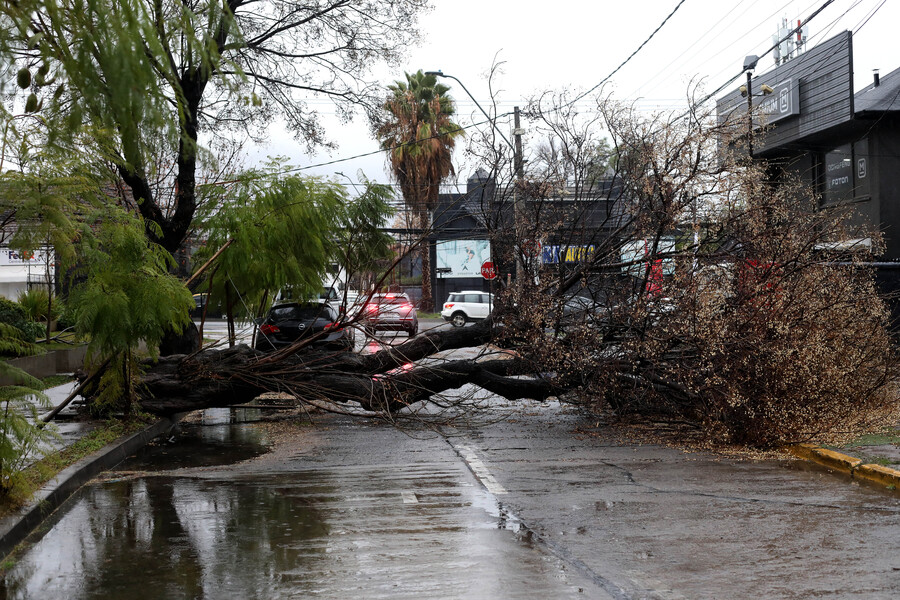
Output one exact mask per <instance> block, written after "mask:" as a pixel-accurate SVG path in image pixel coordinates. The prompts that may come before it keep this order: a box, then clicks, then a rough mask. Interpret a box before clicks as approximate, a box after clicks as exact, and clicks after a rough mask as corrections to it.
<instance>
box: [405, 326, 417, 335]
mask: <svg viewBox="0 0 900 600" xmlns="http://www.w3.org/2000/svg"><path fill="white" fill-rule="evenodd" d="M406 333H408V334H409V337H415V336H416V334H417V333H419V324H418V323H416V324H415V325H413V326H412V327H410V328H409V329H407V330H406Z"/></svg>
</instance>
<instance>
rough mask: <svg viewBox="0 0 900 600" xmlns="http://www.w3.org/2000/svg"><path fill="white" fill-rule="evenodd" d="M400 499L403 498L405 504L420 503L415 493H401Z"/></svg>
mask: <svg viewBox="0 0 900 600" xmlns="http://www.w3.org/2000/svg"><path fill="white" fill-rule="evenodd" d="M400 497H401V498H403V504H418V503H419V499H418V498H417V497H416V494H415V492H400Z"/></svg>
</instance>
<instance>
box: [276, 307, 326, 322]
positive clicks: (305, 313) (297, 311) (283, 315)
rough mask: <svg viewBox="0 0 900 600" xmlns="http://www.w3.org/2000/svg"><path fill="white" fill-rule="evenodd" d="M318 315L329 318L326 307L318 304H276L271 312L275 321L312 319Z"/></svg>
mask: <svg viewBox="0 0 900 600" xmlns="http://www.w3.org/2000/svg"><path fill="white" fill-rule="evenodd" d="M317 317H323V318H326V319H327V318H329V315H328V311H327V310H325V307H323V306H319V305H317V304H304V305H297V304H294V305H291V306H276V307H274V308H273V309H272V312H271V313H269V318H270V319H271V320H273V321H312V320H314V319H316V318H317Z"/></svg>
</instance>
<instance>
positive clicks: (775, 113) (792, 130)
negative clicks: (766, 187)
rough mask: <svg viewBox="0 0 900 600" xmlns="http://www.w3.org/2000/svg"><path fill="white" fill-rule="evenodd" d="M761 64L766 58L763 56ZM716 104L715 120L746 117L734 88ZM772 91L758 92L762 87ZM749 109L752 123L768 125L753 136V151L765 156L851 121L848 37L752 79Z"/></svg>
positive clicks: (744, 105) (846, 33) (842, 35)
mask: <svg viewBox="0 0 900 600" xmlns="http://www.w3.org/2000/svg"><path fill="white" fill-rule="evenodd" d="M763 60H765V58H763ZM743 83H744V82H743V81H741V82H740V83H735V89H734V91H733V92H731V93H730V94H727V95H725V96H723V97H721V98H719V99H718V100H717V101H716V113H717V114H718V117H719V121H720V122H723V121H725V120H726V119H740V118H742V117H746V114H747V97H746V96H742V95H741V92H740V90H739V89H738V86H739V85H741V84H743ZM763 85H766V86H768V87H769V88H772V92H771V93H767V94H763V91H762V86H763ZM750 91H751V93H752V96H751V102H752V104H753V106H755V107H759V109H760V113H761V117H760V119H759V121H760V122H758V123H757V124H756V125H757V126H761V125H767V126H771V128H770V129H768V130H766V131H765V133H763V134H760V135H759V137H754V140H753V145H754V151H755V153H757V154H759V153H765V151H766V149H775V148H776V147H778V146H784V145H785V144H789V143H792V142H795V141H798V140H800V139H802V138H805V137H807V136H810V135H813V134H815V133H818V132H821V131H825V130H826V129H830V128H831V127H834V126H836V125H840V124H841V123H845V122H848V121H850V120H851V119H852V118H853V37H852V35H851V33H850V32H849V31H844V32H841V33H839V34H838V35H836V36H834V37H832V38H831V39H828V40H826V41H824V42H822V43H821V44H819V45H818V46H815V47H813V48H811V49H809V50H807V51H806V52H804V53H802V54H800V55H799V56H797V57H795V58H793V59H791V60H789V61H787V62H786V63H783V64H781V65H779V66H777V67H775V68H774V69H772V70H771V71H768V72H766V73H763V74H761V75H759V76H758V77H754V78H752V80H751V84H750Z"/></svg>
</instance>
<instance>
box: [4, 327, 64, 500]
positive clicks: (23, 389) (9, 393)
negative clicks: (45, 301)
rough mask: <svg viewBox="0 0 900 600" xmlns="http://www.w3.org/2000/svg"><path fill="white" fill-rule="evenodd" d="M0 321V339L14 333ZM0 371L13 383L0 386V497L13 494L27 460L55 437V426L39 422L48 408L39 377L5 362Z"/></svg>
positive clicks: (41, 451) (45, 447) (42, 450)
mask: <svg viewBox="0 0 900 600" xmlns="http://www.w3.org/2000/svg"><path fill="white" fill-rule="evenodd" d="M10 329H13V330H14V329H15V328H11V327H9V326H7V325H5V324H2V323H0V338H2V339H7V338H8V337H9V336H15V335H16V334H15V333H14V332H10V331H9V330H10ZM0 373H2V374H3V375H4V376H5V377H12V378H13V379H14V380H15V383H14V385H9V386H4V387H0V496H10V495H15V493H14V490H15V488H16V486H17V485H18V484H19V483H20V482H21V481H22V471H23V469H24V468H25V466H27V464H28V461H29V460H32V459H35V458H37V457H38V456H39V455H40V454H42V453H43V452H44V451H45V450H46V449H47V448H48V446H47V443H48V442H50V441H52V440H53V439H55V438H56V437H57V433H56V431H55V429H54V428H53V427H51V426H45V425H44V424H43V423H41V422H40V419H39V412H40V410H41V409H46V408H48V407H49V400H48V398H47V396H46V395H45V394H42V393H41V392H40V390H41V389H43V387H44V386H43V384H42V382H41V381H40V380H38V379H35V378H34V377H32V376H31V375H29V374H27V373H25V372H24V371H22V370H21V369H17V368H15V367H13V366H11V365H9V364H8V363H5V362H0Z"/></svg>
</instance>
